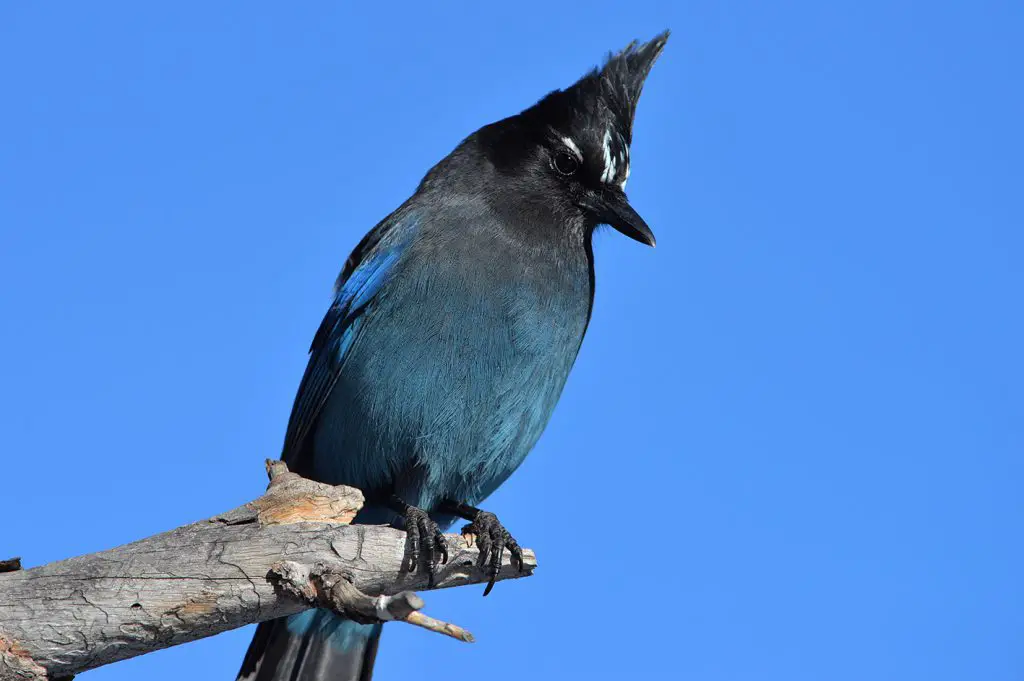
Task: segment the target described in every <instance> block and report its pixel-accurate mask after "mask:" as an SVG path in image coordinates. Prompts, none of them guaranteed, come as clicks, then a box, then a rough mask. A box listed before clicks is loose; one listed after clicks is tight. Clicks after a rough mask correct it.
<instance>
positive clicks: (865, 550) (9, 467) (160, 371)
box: [0, 1, 1024, 681]
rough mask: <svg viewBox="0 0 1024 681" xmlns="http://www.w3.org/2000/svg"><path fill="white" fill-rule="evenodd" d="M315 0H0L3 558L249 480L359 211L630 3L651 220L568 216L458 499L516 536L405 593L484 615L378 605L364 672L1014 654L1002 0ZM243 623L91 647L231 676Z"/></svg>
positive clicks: (170, 672)
mask: <svg viewBox="0 0 1024 681" xmlns="http://www.w3.org/2000/svg"><path fill="white" fill-rule="evenodd" d="M214 5H216V7H214ZM348 5H350V3H326V2H307V3H290V4H288V5H287V6H286V5H284V4H281V3H262V2H250V3H245V4H244V5H243V4H241V3H232V4H231V7H229V6H228V4H226V3H224V4H222V3H196V2H178V3H172V5H167V6H163V7H157V6H156V4H155V3H137V2H135V3H127V2H125V3H109V2H106V3H105V2H89V3H85V2H80V3H71V2H65V3H57V4H53V3H47V4H43V3H29V2H10V1H9V2H5V3H2V4H0V63H2V64H3V66H2V67H0V92H2V101H3V105H2V107H0V129H2V130H3V135H2V137H3V141H2V143H0V147H2V149H0V291H2V295H0V327H2V328H0V376H2V377H3V378H2V382H0V385H2V390H0V436H2V440H3V452H4V453H3V457H4V466H5V470H4V479H5V484H4V487H3V491H2V495H3V507H4V508H5V509H6V512H7V514H8V522H7V523H5V525H4V529H3V532H2V537H0V554H4V556H6V555H8V554H10V555H14V554H20V555H22V556H24V557H25V559H26V562H27V563H28V564H29V565H36V564H39V563H43V562H46V561H51V560H55V559H59V558H64V557H68V556H71V555H75V554H79V553H83V552H89V551H95V550H99V549H103V548H107V547H111V546H114V545H117V544H120V543H123V542H126V541H129V540H133V539H136V538H139V537H142V536H145V535H148V534H151V533H154V532H157V531H161V530H166V529H169V528H172V527H174V526H177V525H179V524H183V523H186V522H189V521H193V520H197V519H200V518H203V517H206V516H209V515H211V514H213V513H216V512H219V511H223V510H225V509H227V508H230V507H232V506H233V505H235V504H238V503H241V502H244V501H246V500H248V499H249V498H251V497H252V496H253V495H254V494H257V493H259V492H260V490H261V489H262V487H263V485H264V482H265V478H264V473H263V468H262V460H263V459H264V458H265V457H268V456H276V455H277V454H278V453H279V447H280V444H281V440H282V437H283V432H284V427H285V423H286V419H287V417H288V412H289V408H290V406H291V402H292V398H293V397H294V393H295V389H296V386H297V384H298V381H299V378H300V376H301V373H302V370H303V367H304V365H305V362H306V354H305V353H306V349H307V347H308V344H309V341H310V338H311V337H312V334H313V332H314V331H315V329H316V327H317V324H318V323H319V321H320V318H321V315H322V314H323V312H324V310H325V308H326V305H327V303H328V300H329V293H330V290H331V285H332V283H333V281H334V277H335V275H336V274H337V272H338V270H339V269H340V267H341V265H342V263H343V261H344V259H345V257H346V256H347V254H348V252H349V250H350V249H351V247H352V246H353V245H354V244H355V243H356V242H357V240H358V239H359V238H360V236H361V235H362V234H363V233H364V232H365V231H366V230H368V229H369V228H370V227H372V226H373V225H374V224H375V223H376V222H377V221H378V220H379V219H380V218H381V217H383V216H384V215H386V214H387V213H388V212H390V211H391V210H392V209H393V208H395V207H396V206H397V205H398V204H399V203H400V202H401V201H402V200H403V199H404V198H405V197H406V196H408V195H409V194H410V193H411V192H412V190H413V189H414V187H415V185H416V183H417V182H418V180H419V179H420V177H421V176H422V175H423V173H424V172H425V171H426V170H427V169H428V168H429V167H430V166H431V165H432V164H433V163H435V162H436V161H437V160H438V159H440V158H441V157H442V156H443V155H444V154H446V153H447V152H448V151H449V150H450V149H451V148H452V147H453V146H454V145H455V144H456V143H457V142H458V141H459V140H460V139H461V138H462V137H464V136H465V135H467V134H468V133H470V132H471V131H472V130H474V129H475V128H477V127H479V126H480V125H482V124H485V123H487V122H490V121H492V120H495V119H497V118H501V117H504V116H506V115H508V114H511V113H514V112H517V111H519V110H521V109H522V108H524V107H526V106H528V105H530V104H531V103H532V102H534V101H535V100H536V99H538V98H539V97H540V96H541V95H543V94H544V93H545V92H547V91H548V90H551V89H554V88H556V87H561V86H564V85H567V84H569V83H571V82H572V81H573V80H574V79H575V78H576V77H577V76H579V75H580V74H582V73H583V72H584V71H585V70H586V69H588V68H590V67H591V66H592V65H594V64H595V63H597V62H598V61H599V60H600V58H601V57H602V55H604V54H605V53H606V52H607V51H608V50H610V49H612V48H619V47H621V46H623V45H624V44H625V43H626V42H628V41H629V40H630V39H632V38H634V37H639V38H647V37H650V36H652V35H654V34H655V33H656V32H658V31H660V30H661V29H663V28H666V27H668V28H671V29H672V30H673V36H672V39H671V41H670V42H669V45H668V48H667V49H666V52H665V54H664V56H663V58H662V59H661V61H660V62H659V63H658V64H657V66H656V68H655V69H654V71H653V74H652V75H651V78H650V80H649V81H648V86H647V88H646V90H645V92H644V97H643V99H642V101H641V104H640V108H639V113H638V117H637V123H636V131H635V144H634V146H633V152H632V157H633V174H632V179H631V181H630V187H629V189H630V196H631V198H632V200H633V202H634V205H635V206H636V207H637V209H638V210H639V211H640V212H641V214H643V215H644V216H645V217H646V218H647V220H648V222H649V223H650V224H651V226H652V227H653V228H654V231H655V232H656V233H657V236H658V248H657V249H655V250H650V249H646V248H643V247H641V246H639V245H638V244H636V243H633V242H631V241H628V240H627V239H625V238H623V237H621V236H620V235H618V234H616V233H614V232H610V231H608V232H605V233H601V234H599V235H598V238H597V245H596V250H597V260H598V262H597V280H598V290H597V302H596V307H595V311H594V318H593V323H592V324H591V327H590V332H589V334H588V337H587V339H586V342H585V343H584V346H583V351H582V353H581V355H580V357H579V360H578V362H577V365H576V369H575V371H574V373H573V374H572V377H571V378H570V380H569V383H568V386H567V388H566V390H565V393H564V395H563V397H562V401H561V403H560V404H559V407H558V409H557V411H556V413H555V416H554V419H553V420H552V423H551V425H550V427H549V428H548V430H547V432H546V434H545V435H544V437H543V438H542V440H541V442H540V444H539V445H538V447H537V449H536V450H535V451H534V453H533V455H532V456H531V457H530V458H529V459H528V460H527V462H526V464H525V465H524V466H523V467H522V468H521V469H520V471H519V472H518V473H516V475H515V476H513V477H512V479H511V480H510V481H509V482H508V483H507V484H506V485H505V486H504V487H503V488H502V489H501V490H500V491H499V492H498V493H497V494H495V495H494V496H493V497H492V498H491V499H490V501H489V504H488V505H489V507H490V508H492V509H493V510H495V511H497V512H498V513H499V514H500V516H501V518H502V519H503V520H504V521H505V523H506V524H507V525H508V526H509V527H510V528H511V529H512V530H513V532H514V533H515V535H516V536H517V537H518V538H519V539H520V540H521V542H522V543H523V544H524V545H526V546H530V547H533V548H534V549H536V550H537V552H538V555H539V560H540V566H541V567H540V569H539V570H538V572H537V574H536V576H534V577H533V578H531V579H528V580H522V581H520V582H517V583H504V584H500V585H499V586H498V587H497V588H496V589H495V592H494V594H493V595H492V596H491V597H489V598H488V599H486V600H483V599H481V598H480V591H481V589H479V588H465V589H456V590H454V591H450V592H446V593H437V594H428V599H427V602H428V608H429V612H430V613H432V614H434V615H436V616H439V617H443V618H447V619H450V620H452V621H455V622H458V623H460V624H462V625H464V626H466V627H467V628H469V629H471V630H472V631H473V632H474V633H475V634H476V635H477V638H478V640H479V642H478V643H477V644H476V645H475V646H464V645H460V644H457V643H455V642H451V641H447V640H442V639H441V638H439V637H437V636H434V635H430V634H426V633H423V632H420V631H417V630H413V628H411V627H403V626H392V627H390V630H389V631H387V632H386V634H385V637H384V640H383V642H382V647H381V654H380V658H379V660H380V661H379V667H378V674H379V676H378V678H380V679H382V680H383V679H399V678H420V677H425V675H431V674H434V673H435V672H436V671H437V669H438V667H437V666H436V662H432V663H430V664H428V665H427V666H426V667H424V666H422V663H423V661H424V660H428V661H436V660H438V659H440V658H441V657H443V658H444V659H445V660H446V662H447V663H451V664H454V663H458V664H460V665H462V668H463V669H464V670H465V673H466V674H467V675H473V676H475V677H486V678H488V679H489V680H490V681H500V680H502V679H515V680H520V679H522V678H524V674H525V675H528V676H530V677H531V678H539V679H572V678H596V679H619V678H652V679H669V678H679V679H699V680H700V681H719V680H721V681H736V680H739V679H743V680H754V679H766V680H775V679H779V680H785V681H804V680H806V681H820V680H822V679H827V680H829V681H845V680H849V681H863V680H864V679H871V680H872V681H884V680H889V679H892V680H894V681H907V680H908V679H928V680H929V681H942V680H946V679H950V680H952V679H972V680H973V679H984V680H985V681H1001V680H1003V679H1006V680H1010V679H1020V678H1022V677H1021V675H1022V674H1024V652H1022V651H1024V578H1022V575H1024V545H1022V541H1021V537H1022V527H1024V501H1022V493H1021V490H1022V487H1024V458H1022V454H1024V424H1022V416H1024V361H1022V359H1021V358H1022V348H1024V321H1022V300H1021V299H1022V294H1024V273H1022V268H1024V204H1022V200H1021V197H1022V188H1024V166H1022V160H1021V159H1022V158H1024V134H1022V121H1024V94H1022V90H1021V72H1022V69H1024V58H1022V48H1021V45H1020V36H1021V35H1022V34H1024V16H1022V15H1024V9H1022V6H1021V5H1020V4H1019V3H1011V2H1009V1H1007V2H975V3H967V2H960V3H951V2H933V3H910V2H868V3H864V2H853V1H843V2H829V3H824V2H787V3H730V4H725V3H718V2H710V1H707V2H705V1H700V2H661V3H654V2H636V3H621V2H620V3H586V4H583V3H577V4H576V6H575V7H570V6H569V5H568V4H564V5H556V4H555V3H551V2H540V3H527V2H516V3H513V4H509V3H491V4H490V5H488V8H484V9H481V8H480V7H479V3H468V2H453V3H423V4H422V5H417V6H415V7H414V6H407V7H402V6H399V5H396V4H393V3H375V4H373V7H372V8H368V7H366V6H364V7H362V8H360V9H358V10H354V9H347V8H346V7H347V6H348ZM609 495H613V498H612V499H611V500H609ZM567 512H572V513H576V512H579V513H593V517H594V518H595V520H596V521H597V522H596V524H595V526H594V533H593V534H592V535H589V536H588V535H575V534H567V533H565V532H564V531H563V530H562V528H564V527H565V525H566V522H565V519H566V515H565V514H566V513H567ZM600 547H604V549H605V552H606V555H604V556H603V557H601V558H600V560H597V556H598V555H599V552H600ZM630 554H631V555H633V556H635V559H634V560H630V559H628V556H629V555H630ZM4 556H0V557H4ZM577 603H585V604H586V606H585V607H586V608H587V609H586V610H584V611H582V612H578V613H577V614H576V615H575V616H573V617H570V618H566V617H565V616H564V613H565V612H566V611H567V610H570V611H571V610H573V608H574V607H575V606H576V604H577ZM623 606H625V609H623ZM250 634H251V630H250V629H244V630H240V631H236V632H232V633H229V634H226V635H223V636H219V637H217V638H215V639H209V640H206V641H203V642H200V643H196V644H191V645H188V646H184V647H180V648H176V649H173V650H169V651H166V652H162V653H158V654H155V655H150V656H146V657H144V658H138V659H136V660H134V661H130V662H125V663H121V664H118V665H114V666H111V667H107V668H105V669H103V670H101V671H97V672H93V673H90V674H89V675H88V678H89V679H94V680H95V681H101V680H102V679H106V680H108V681H113V680H115V679H139V678H144V679H152V680H160V679H180V678H183V677H184V678H194V679H230V678H233V674H234V673H235V671H236V669H237V667H238V664H239V661H240V659H241V656H242V653H243V651H244V649H245V647H246V645H247V643H248V639H249V636H250ZM528 670H532V672H529V671H528ZM448 676H450V674H448Z"/></svg>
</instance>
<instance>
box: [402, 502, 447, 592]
mask: <svg viewBox="0 0 1024 681" xmlns="http://www.w3.org/2000/svg"><path fill="white" fill-rule="evenodd" d="M391 505H392V506H393V507H394V508H395V510H397V511H398V512H399V513H401V514H402V517H403V518H404V519H405V536H406V539H405V541H406V544H405V555H406V561H405V563H404V564H403V565H402V568H403V569H404V570H405V571H406V572H416V568H417V567H418V566H419V564H420V561H421V560H423V559H425V560H426V564H427V584H428V586H430V587H433V586H434V573H435V572H436V571H437V566H438V565H439V564H443V563H447V562H448V542H447V541H446V540H445V538H444V534H443V533H442V532H441V528H440V527H438V526H437V523H435V522H434V521H433V519H431V517H430V515H429V514H428V513H427V512H426V511H424V510H423V509H422V508H416V507H415V506H410V505H409V504H407V503H405V502H404V501H402V500H401V499H399V498H398V497H392V499H391ZM438 558H440V562H439V561H438Z"/></svg>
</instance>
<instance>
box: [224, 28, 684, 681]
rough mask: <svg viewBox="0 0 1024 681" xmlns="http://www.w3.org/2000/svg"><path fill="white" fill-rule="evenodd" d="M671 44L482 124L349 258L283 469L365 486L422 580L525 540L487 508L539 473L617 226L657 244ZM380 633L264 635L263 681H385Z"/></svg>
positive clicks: (339, 625) (317, 624) (496, 559)
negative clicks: (472, 539)
mask: <svg viewBox="0 0 1024 681" xmlns="http://www.w3.org/2000/svg"><path fill="white" fill-rule="evenodd" d="M667 39H668V32H667V31H666V32H665V33H663V34H661V35H659V36H657V37H656V38H654V39H653V40H651V41H650V42H647V43H643V44H637V43H636V42H634V43H632V44H630V45H629V46H628V47H626V49H624V50H623V51H622V52H619V53H618V54H615V55H612V56H610V57H609V58H608V61H607V62H606V63H605V64H604V66H602V67H601V68H600V69H595V70H593V71H591V72H590V73H588V74H586V75H585V76H583V77H582V78H581V79H580V80H579V81H578V82H576V83H575V84H573V85H572V86H571V87H569V88H566V89H565V90H556V91H555V92H552V93H551V94H549V95H547V96H546V97H544V98H543V99H542V100H541V101H540V102H538V103H537V104H535V105H534V106H532V107H530V108H529V109H526V110H525V111H523V112H522V113H520V114H518V115H516V116H512V117H510V118H506V119H504V120H501V121H498V122H496V123H492V124H490V125H487V126H484V127H483V128H480V129H479V130H477V131H476V132H474V133H473V134H472V135H470V136H469V137H467V138H466V139H465V140H463V141H462V143H461V144H459V145H458V147H456V148H455V150H454V151H452V152H451V154H449V155H448V156H447V157H445V158H444V159H442V160H441V161H440V162H439V163H438V164H437V165H436V166H434V167H433V168H431V169H430V171H429V172H428V173H427V175H426V177H424V178H423V181H422V182H421V183H420V185H419V187H418V188H417V189H416V193H415V194H413V195H412V196H411V197H410V198H409V199H408V200H407V201H406V202H405V203H404V204H402V205H401V206H400V207H399V208H398V209H397V210H396V211H395V212H393V213H392V214H391V215H389V216H387V217H386V218H384V220H382V221H381V222H380V224H378V225H377V226H376V227H374V228H373V229H372V230H371V231H370V232H369V233H368V234H367V235H366V236H365V237H363V239H362V241H360V242H359V245H357V246H356V248H355V250H354V251H353V252H352V255H350V256H349V258H348V261H347V262H346V263H345V267H344V269H343V270H342V272H341V275H340V276H339V277H338V280H337V283H336V284H335V296H334V302H333V304H332V305H331V307H330V309H329V310H328V311H327V314H326V316H325V317H324V320H323V322H322V323H321V324H320V328H319V329H318V330H317V332H316V335H315V337H314V338H313V343H312V347H311V348H310V358H309V364H308V366H307V367H306V372H305V374H304V375H303V377H302V383H301V384H300V385H299V390H298V395H297V396H296V398H295V404H294V406H293V408H292V413H291V418H290V419H289V422H288V431H287V434H286V436H285V443H284V450H283V454H282V458H283V459H284V461H285V462H286V463H287V464H288V466H289V468H290V469H291V470H293V471H295V472H297V473H299V474H301V475H304V476H306V477H309V478H313V479H315V480H319V481H322V482H327V483H331V484H346V485H351V486H353V487H357V488H359V489H361V490H362V491H363V493H364V494H365V496H366V506H365V508H364V509H363V510H362V511H360V513H359V515H358V516H357V517H356V522H360V523H376V524H386V523H391V524H394V525H395V526H396V527H404V528H405V529H406V531H407V532H408V534H409V546H410V547H411V551H410V553H411V554H412V556H411V561H410V565H411V568H410V569H413V570H415V569H419V568H418V566H419V564H420V563H421V562H422V563H424V565H423V567H424V568H425V569H426V570H428V571H429V574H430V575H433V573H434V570H435V569H436V568H437V565H438V563H439V562H443V561H445V560H447V548H446V546H445V540H444V538H443V535H442V534H441V529H442V528H445V527H447V526H449V525H451V524H452V523H453V522H454V521H455V519H456V518H460V517H461V518H464V519H466V520H468V521H470V523H469V525H467V526H466V527H465V528H464V530H463V533H470V534H474V535H476V537H477V542H478V545H479V547H480V560H481V565H482V566H483V567H484V569H485V570H487V571H488V573H489V574H490V575H491V582H490V584H488V586H487V589H486V591H485V595H486V593H487V592H488V591H490V588H491V586H493V584H494V576H495V575H496V574H497V571H498V568H499V566H500V564H501V560H502V555H503V553H504V551H506V550H507V551H509V552H510V555H511V556H512V558H513V561H514V562H515V561H518V562H519V565H520V566H521V564H522V563H521V556H522V554H521V551H520V549H519V546H518V544H516V542H515V540H514V539H512V537H511V536H510V535H509V533H508V532H507V531H506V530H505V528H504V527H502V525H501V523H499V522H498V520H497V518H496V517H495V516H494V514H492V513H488V512H486V511H481V510H479V509H478V508H476V504H479V503H480V502H481V501H483V500H484V499H486V498H487V496H488V495H490V494H491V493H492V492H493V491H494V490H495V489H497V487H498V486H499V485H500V484H501V483H502V482H504V481H505V479H506V478H508V476H509V475H511V474H512V472H513V471H515V470H516V468H517V467H518V466H519V464H520V463H522V461H523V459H524V458H525V457H526V455H527V453H529V451H530V449H531V448H532V447H533V445H534V443H536V441H537V439H538V438H539V437H540V434H541V431H543V429H544V426H545V425H546V424H547V422H548V419H549V417H550V416H551V412H552V410H553V409H554V407H555V403H556V402H557V401H558V397H559V395H560V394H561V392H562V387H563V385H564V384H565V380H566V378H567V376H568V375H569V370H570V369H571V368H572V365H573V362H574V361H575V359H576V354H577V352H578V351H579V348H580V343H582V341H583V335H584V333H585V332H586V330H587V323H588V322H589V320H590V311H591V307H592V303H593V298H594V258H593V251H592V247H591V238H592V235H593V232H594V229H595V228H596V227H597V226H598V225H600V224H608V225H611V226H612V227H614V228H615V229H617V230H618V231H620V232H622V233H623V234H625V235H627V236H629V237H631V238H633V239H636V240H637V241H640V242H642V243H645V244H648V245H650V246H653V245H654V235H653V234H652V233H651V230H650V229H649V228H648V226H647V224H646V223H645V222H644V221H643V219H642V218H641V217H640V216H639V215H637V213H636V212H635V211H634V210H633V208H631V207H630V205H629V203H628V202H627V200H626V195H625V193H624V188H625V186H626V180H627V178H628V177H629V145H630V143H631V141H632V131H633V115H634V113H635V111H636V105H637V100H638V99H639V97H640V91H641V89H642V88H643V84H644V80H645V79H646V78H647V74H648V73H649V72H650V69H651V66H652V65H653V64H654V61H655V60H656V59H657V57H658V55H659V54H660V53H661V51H662V49H663V48H664V46H665V41H666V40H667ZM380 634H381V625H380V624H370V625H365V624H358V623H356V622H353V621H351V620H347V619H344V618H342V617H339V616H337V615H334V614H332V613H330V612H328V611H325V610H309V611H306V612H304V613H301V614H298V615H293V616H291V617H288V618H281V619H277V620H273V621H269V622H264V623H262V624H260V625H259V626H258V628H257V630H256V634H255V636H254V637H253V640H252V643H251V644H250V646H249V651H248V653H247V654H246V656H245V660H244V662H243V663H242V668H241V671H240V672H239V675H238V679H239V680H244V681H271V680H277V681H286V680H287V681H313V680H318V681H319V680H324V681H326V680H327V679H331V680H338V681H341V680H355V679H369V678H370V676H371V674H372V672H373V661H374V658H375V656H376V651H377V645H378V640H379V638H380Z"/></svg>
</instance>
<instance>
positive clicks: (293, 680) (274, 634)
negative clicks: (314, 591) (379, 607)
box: [237, 610, 382, 681]
mask: <svg viewBox="0 0 1024 681" xmlns="http://www.w3.org/2000/svg"><path fill="white" fill-rule="evenodd" d="M381 628H382V627H381V625H380V624H357V623H356V622H353V621H352V620H347V619H345V618H343V617H338V616H337V615H335V614H333V613H331V612H330V611H327V610H307V611H306V612H303V613H300V614H298V615H292V616H291V617H286V618H281V619H276V620H271V621H269V622H262V623H261V624H259V625H258V626H257V627H256V634H255V635H254V636H253V638H252V643H250V644H249V650H248V652H246V654H245V659H244V660H243V661H242V668H241V670H239V672H238V679H237V681H327V680H328V679H329V680H330V681H370V678H371V677H372V676H373V662H374V659H375V658H376V657H377V645H378V643H379V641H380V634H381Z"/></svg>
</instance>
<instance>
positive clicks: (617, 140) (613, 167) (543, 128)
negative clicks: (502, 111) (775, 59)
mask: <svg viewBox="0 0 1024 681" xmlns="http://www.w3.org/2000/svg"><path fill="white" fill-rule="evenodd" d="M667 40H668V31H665V32H664V33H662V34H661V35H659V36H657V37H655V38H654V39H653V40H651V41H649V42H646V43H637V42H635V41H634V42H633V43H630V44H629V45H628V46H627V47H626V48H625V49H624V50H622V51H621V52H619V53H618V54H612V55H610V56H609V57H608V60H607V61H606V62H605V64H604V65H603V66H602V67H600V68H597V69H594V70H593V71H591V72H590V73H588V74H586V75H585V76H583V77H582V78H580V79H579V80H578V81H577V82H576V83H574V84H573V85H571V86H570V87H568V88H566V89H564V90H555V91H554V92H552V93H550V94H548V95H547V96H546V97H544V98H543V99H542V100H541V101H539V102H538V103H537V104H535V105H534V106H532V107H530V108H529V109H527V110H525V111H523V112H522V113H521V114H519V115H518V116H513V117H512V118H508V119H505V120H504V121H500V122H498V123H496V124H494V125H493V126H488V128H489V129H490V130H488V128H484V129H483V130H481V131H480V132H481V133H488V132H489V134H486V137H487V144H488V146H489V150H490V152H491V153H490V156H491V159H492V161H494V162H495V164H496V165H497V166H499V168H502V167H504V169H506V170H508V171H509V173H510V174H515V175H516V176H517V177H518V178H523V177H524V174H525V176H526V177H530V178H532V180H533V181H534V182H531V184H534V185H535V186H542V187H543V188H544V191H545V192H547V193H549V194H550V193H551V192H555V193H557V195H558V198H559V199H561V200H563V201H564V202H565V203H566V204H567V205H571V206H572V207H574V209H575V210H577V211H578V212H579V214H580V215H581V216H582V218H583V220H584V222H586V223H588V224H589V225H591V226H596V225H598V224H607V225H611V226H612V227H614V228H615V229H617V230H618V231H620V232H622V233H623V234H625V235H626V236H629V237H631V238H633V239H636V240H637V241H639V242H641V243H645V244H647V245H649V246H654V243H655V241H654V234H653V233H652V232H651V229H650V228H649V227H648V226H647V223H646V222H644V220H643V218H641V217H640V216H639V215H638V214H637V212H636V211H635V210H633V208H632V206H630V205H629V201H628V200H627V199H626V193H625V187H626V180H628V179H629V170H630V167H629V165H630V159H629V145H630V143H631V142H632V140H633V117H634V114H635V113H636V105H637V102H638V101H639V99H640V91H641V90H642V89H643V85H644V81H645V80H646V78H647V74H648V73H650V70H651V67H652V66H653V65H654V62H655V60H656V59H657V58H658V55H659V54H661V51H662V49H663V48H664V47H665V42H666V41H667Z"/></svg>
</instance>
